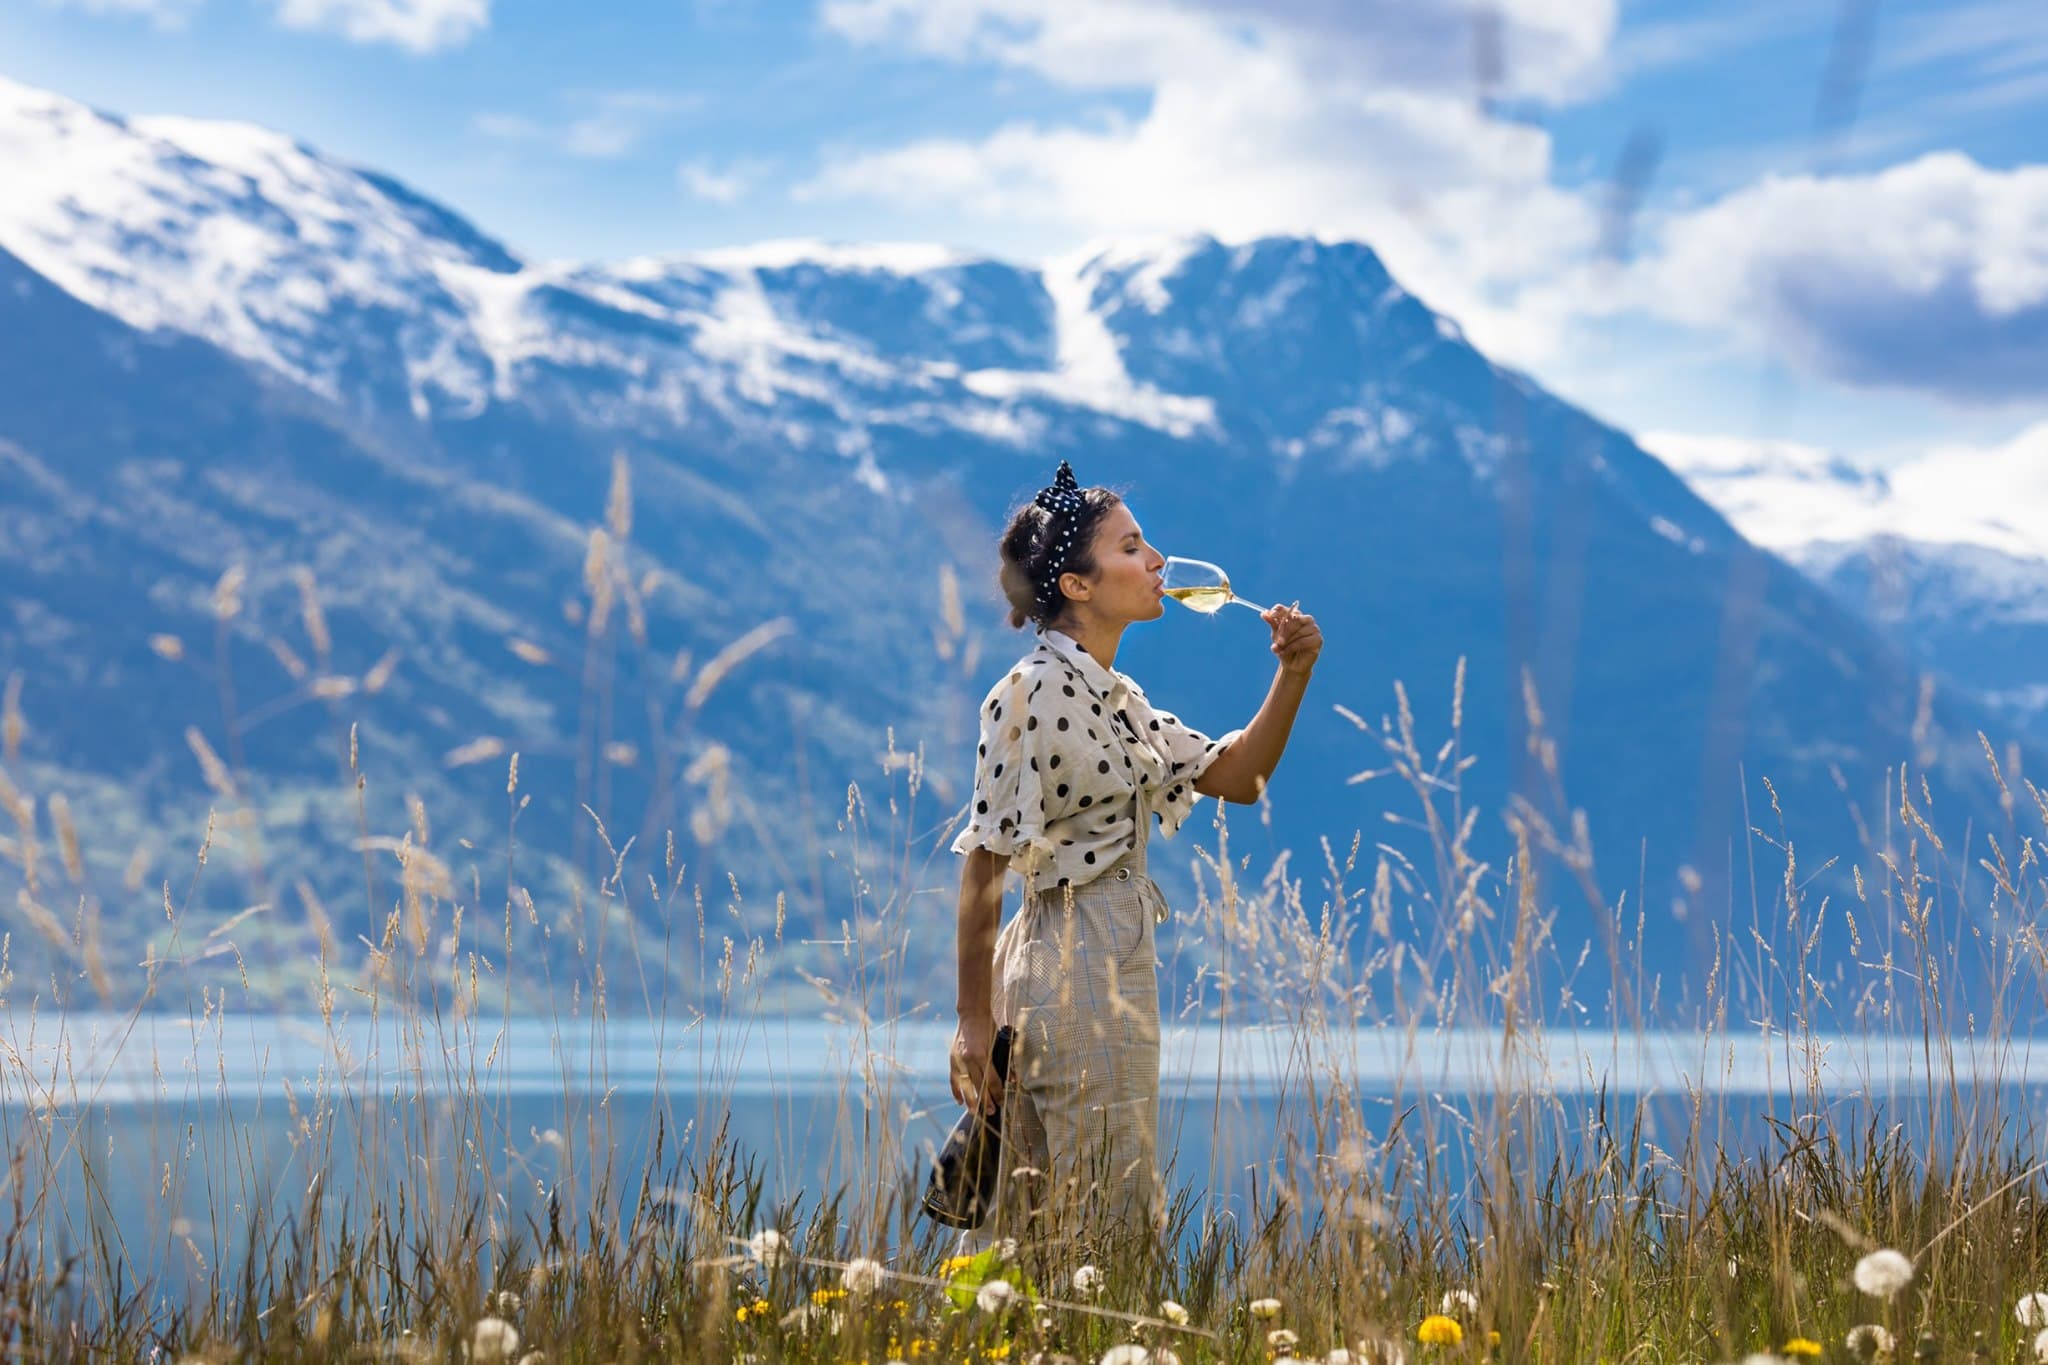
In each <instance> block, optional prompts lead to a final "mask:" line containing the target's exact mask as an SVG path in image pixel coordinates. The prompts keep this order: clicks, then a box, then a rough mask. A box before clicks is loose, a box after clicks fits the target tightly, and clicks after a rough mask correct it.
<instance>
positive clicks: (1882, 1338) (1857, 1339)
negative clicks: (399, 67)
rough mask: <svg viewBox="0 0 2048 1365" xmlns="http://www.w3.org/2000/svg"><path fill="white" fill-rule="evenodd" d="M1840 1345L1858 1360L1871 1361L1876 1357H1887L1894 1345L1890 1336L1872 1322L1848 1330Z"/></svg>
mask: <svg viewBox="0 0 2048 1365" xmlns="http://www.w3.org/2000/svg"><path fill="white" fill-rule="evenodd" d="M1842 1344H1843V1345H1844V1346H1847V1347H1848V1348H1849V1353H1850V1354H1851V1355H1854V1356H1855V1357H1856V1358H1857V1359H1858V1360H1871V1359H1874V1358H1875V1357H1877V1356H1888V1355H1890V1354H1891V1353H1892V1348H1893V1346H1894V1345H1896V1343H1895V1342H1894V1341H1893V1340H1892V1334H1891V1333H1890V1332H1888V1331H1886V1330H1885V1329H1884V1328H1882V1327H1880V1326H1878V1325H1877V1324H1876V1323H1874V1322H1865V1323H1859V1324H1857V1325H1856V1326H1854V1327H1851V1328H1850V1329H1849V1334H1848V1335H1847V1336H1845V1337H1843V1338H1842Z"/></svg>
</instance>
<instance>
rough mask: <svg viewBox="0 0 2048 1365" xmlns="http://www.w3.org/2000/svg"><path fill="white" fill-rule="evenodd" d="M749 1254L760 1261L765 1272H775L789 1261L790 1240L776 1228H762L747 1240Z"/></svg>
mask: <svg viewBox="0 0 2048 1365" xmlns="http://www.w3.org/2000/svg"><path fill="white" fill-rule="evenodd" d="M747 1254H748V1255H749V1256H752V1257H753V1258H754V1259H755V1260H757V1261H759V1262H760V1263H761V1268H762V1269H763V1270H773V1269H775V1267H777V1266H779V1265H781V1264H782V1263H783V1262H784V1261H785V1260H787V1259H789V1239H788V1238H787V1237H784V1236H783V1235H782V1234H781V1233H780V1232H777V1231H776V1230H775V1229H774V1228H762V1229H761V1230H760V1231H759V1232H757V1233H755V1234H754V1235H753V1236H752V1237H749V1238H748V1239H747Z"/></svg>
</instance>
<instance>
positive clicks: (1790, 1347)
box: [1785, 1337, 1820, 1359]
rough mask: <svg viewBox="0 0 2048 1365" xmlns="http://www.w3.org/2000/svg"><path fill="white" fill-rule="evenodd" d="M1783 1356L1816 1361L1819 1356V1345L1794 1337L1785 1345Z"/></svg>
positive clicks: (1804, 1338)
mask: <svg viewBox="0 0 2048 1365" xmlns="http://www.w3.org/2000/svg"><path fill="white" fill-rule="evenodd" d="M1785 1354H1786V1355H1788V1356H1806V1357H1808V1358H1810V1359H1817V1358H1819V1356H1820V1343H1819V1342H1817V1341H1813V1340H1810V1339H1808V1338H1806V1337H1794V1338H1792V1340H1790V1341H1788V1342H1786V1343H1785Z"/></svg>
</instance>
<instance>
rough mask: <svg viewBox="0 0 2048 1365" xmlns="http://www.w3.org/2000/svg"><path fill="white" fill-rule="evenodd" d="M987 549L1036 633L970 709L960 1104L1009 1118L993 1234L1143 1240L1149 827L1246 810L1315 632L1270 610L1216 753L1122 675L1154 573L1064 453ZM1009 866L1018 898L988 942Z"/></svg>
mask: <svg viewBox="0 0 2048 1365" xmlns="http://www.w3.org/2000/svg"><path fill="white" fill-rule="evenodd" d="M1001 554H1002V585H1003V592H1004V595H1005V596H1007V597H1008V598H1009V601H1010V624H1011V626H1012V627H1019V628H1021V627H1022V626H1023V625H1024V624H1025V622H1027V621H1029V622H1031V623H1032V624H1033V625H1035V626H1036V627H1037V629H1038V644H1037V646H1036V647H1035V648H1034V649H1032V650H1031V652H1030V653H1028V654H1026V655H1025V656H1024V657H1023V659H1021V660H1020V661H1019V662H1018V663H1017V665H1016V666H1015V667H1014V668H1012V669H1011V670H1010V671H1009V673H1008V675H1007V676H1005V677H1004V678H1003V679H1002V680H1001V681H1000V682H998V683H997V684H996V685H995V687H994V688H993V689H992V690H991V691H990V692H989V695H988V698H987V700H986V701H985V702H984V703H983V705H982V710H981V744H980V747H979V749H978V750H977V751H976V770H975V780H974V801H973V805H972V808H971V819H970V821H969V823H968V826H967V828H966V829H965V830H963V831H962V832H961V834H960V836H959V838H958V839H956V840H955V841H954V843H953V851H954V852H956V853H963V854H966V855H967V861H966V866H965V867H964V868H963V869H962V871H961V876H960V908H959V934H960V948H959V951H960V992H959V999H958V1002H957V1008H958V1011H959V1016H960V1024H959V1031H958V1033H957V1034H956V1036H955V1037H954V1040H953V1052H952V1058H951V1072H952V1082H953V1094H954V1096H955V1097H956V1098H957V1099H959V1100H960V1101H961V1102H962V1103H963V1104H967V1105H970V1106H973V1105H980V1106H982V1107H983V1108H984V1109H985V1110H992V1109H993V1108H994V1107H995V1106H996V1105H997V1104H1001V1105H1002V1106H1003V1139H1004V1153H1003V1160H1002V1164H1003V1168H1004V1180H1005V1184H1006V1186H1009V1188H1008V1189H1007V1190H1006V1191H1005V1193H1004V1194H1003V1195H999V1196H998V1200H997V1204H998V1220H999V1222H1007V1223H1009V1224H1010V1226H1009V1227H1008V1228H1007V1229H1005V1230H1006V1231H1009V1232H1011V1233H1013V1234H1014V1233H1016V1232H1021V1231H1026V1230H1034V1231H1039V1232H1043V1231H1046V1230H1047V1229H1046V1228H1045V1227H1044V1226H1043V1225H1042V1223H1041V1225H1039V1226H1037V1227H1035V1228H1030V1229H1027V1228H1026V1227H1025V1226H1022V1225H1020V1222H1019V1220H1022V1221H1023V1222H1024V1223H1029V1222H1030V1221H1031V1220H1033V1219H1034V1218H1039V1219H1043V1220H1045V1221H1049V1220H1050V1218H1051V1217H1053V1216H1059V1217H1066V1216H1068V1215H1070V1214H1071V1213H1072V1212H1073V1211H1083V1212H1084V1213H1085V1214H1086V1215H1087V1216H1088V1217H1089V1218H1090V1219H1091V1220H1092V1219H1097V1218H1099V1219H1101V1220H1104V1222H1102V1223H1096V1224H1095V1226H1096V1227H1097V1228H1099V1229H1102V1230H1108V1231H1115V1230H1119V1229H1122V1230H1136V1229H1138V1228H1140V1227H1143V1228H1148V1229H1152V1230H1156V1229H1157V1227H1158V1220H1159V1217H1160V1215H1161V1213H1162V1210H1163V1204H1162V1201H1161V1200H1160V1198H1159V1192H1158V1174H1157V1169H1156V1147H1157V1142H1158V1121H1159V990H1158V981H1157V978H1156V976H1155V973H1154V958H1153V926H1154V925H1155V924H1156V923H1159V922H1163V921H1164V920H1165V918H1166V904H1165V901H1164V900H1163V899H1162V898H1161V896H1160V893H1159V888H1158V887H1157V886H1156V885H1154V884H1153V882H1152V881H1151V879H1150V878H1148V877H1147V876H1146V875H1145V850H1146V842H1147V839H1148V837H1149V835H1150V832H1151V824H1152V820H1153V818H1154V817H1157V819H1158V820H1159V824H1160V833H1161V834H1162V835H1165V836H1168V837H1171V836H1172V834H1173V832H1174V831H1175V830H1176V829H1178V828H1179V827H1180V824H1181V822H1182V821H1183V820H1185V819H1186V818H1187V815H1188V813H1189V811H1190V810H1191V809H1192V807H1193V806H1194V803H1195V799H1196V798H1197V797H1198V796H1213V797H1216V798H1217V799H1218V800H1224V801H1236V802H1240V803H1250V802H1254V801H1256V800H1258V797H1259V793H1260V791H1261V790H1262V789H1263V788H1264V787H1265V784H1266V780H1267V779H1268V778H1269V777H1271V776H1272V773H1273V768H1274V765H1276V764H1277V763H1278V762H1279V761H1280V754H1281V751H1282V750H1283V749H1285V748H1286V746H1287V735H1288V732H1289V730H1290V729H1292V727H1293V725H1294V717H1295V713H1296V712H1297V711H1298V710H1299V709H1300V707H1301V699H1302V694H1303V692H1304V691H1305V690H1306V688H1307V686H1308V679H1309V674H1310V673H1311V672H1312V671H1313V670H1314V668H1315V662H1316V656H1317V655H1318V654H1319V653H1320V652H1321V650H1322V644H1323V640H1322V632H1321V631H1319V630H1318V629H1317V628H1316V623H1315V618H1313V617H1311V616H1308V615H1305V614H1303V613H1301V612H1299V611H1297V610H1295V609H1293V608H1291V607H1273V608H1270V609H1268V610H1267V611H1266V612H1265V613H1264V619H1265V621H1266V624H1267V625H1268V626H1269V627H1270V628H1271V630H1272V635H1273V640H1272V649H1273V652H1274V653H1275V654H1276V655H1278V656H1279V660H1280V667H1279V672H1278V674H1277V675H1276V676H1275V677H1274V679H1273V685H1272V688H1271V690H1270V691H1269V692H1268V693H1267V695H1266V700H1265V704H1264V705H1262V706H1261V707H1260V708H1259V711H1258V714H1257V715H1256V716H1254V717H1253V718H1252V721H1251V723H1250V724H1249V725H1247V726H1245V727H1244V728H1243V729H1241V730H1234V731H1232V732H1230V733H1229V734H1227V735H1224V736H1223V737H1222V738H1221V739H1215V740H1211V739H1209V738H1208V737H1206V736H1204V735H1203V734H1201V733H1200V732H1199V731H1197V730H1195V729H1193V728H1192V727H1190V726H1188V725H1186V724H1184V723H1182V722H1181V721H1180V720H1179V719H1178V718H1177V717H1175V716H1174V715H1172V714H1171V713H1169V712H1165V711H1160V710H1155V709H1154V708H1153V706H1152V705H1151V703H1150V702H1149V701H1148V700H1147V698H1146V696H1145V693H1144V691H1143V690H1142V689H1140V688H1139V687H1138V685H1137V684H1136V683H1134V682H1132V681H1131V680H1130V679H1129V678H1127V677H1125V676H1124V675H1123V674H1121V673H1119V672H1117V671H1116V668H1115V664H1116V650H1117V644H1118V642H1119V641H1120V640H1121V639H1122V638H1123V632H1124V628H1125V627H1126V626H1129V625H1131V624H1132V623H1133V622H1137V621H1156V620H1158V619H1159V617H1160V616H1161V615H1163V614H1164V612H1165V594H1164V592H1163V588H1162V579H1161V577H1160V574H1161V570H1162V569H1163V568H1164V567H1165V560H1164V559H1163V558H1162V557H1161V555H1160V554H1159V552H1158V551H1157V550H1155V549H1153V548H1152V546H1150V545H1149V544H1147V543H1146V541H1145V535H1144V531H1143V529H1142V528H1140V526H1139V525H1138V522H1137V519H1136V518H1135V517H1133V516H1132V514H1131V510H1130V508H1129V507H1128V506H1126V505H1125V504H1124V502H1123V500H1122V499H1121V498H1119V497H1118V496H1117V495H1116V494H1115V493H1113V492H1111V491H1110V490H1109V489H1107V488H1100V487H1096V488H1088V489H1082V488H1080V487H1079V486H1078V485H1077V484H1076V483H1075V481H1074V473H1073V470H1072V469H1070V468H1069V467H1068V465H1067V463H1066V462H1065V461H1064V460H1062V461H1061V462H1060V467H1059V473H1058V476H1057V477H1056V478H1055V479H1054V481H1053V484H1052V486H1051V487H1049V488H1046V489H1044V490H1042V491H1040V493H1039V494H1038V496H1037V497H1036V498H1035V499H1033V500H1032V502H1031V503H1029V504H1028V505H1026V506H1025V507H1023V508H1022V509H1021V510H1019V511H1018V512H1017V514H1016V515H1015V516H1014V517H1013V518H1012V519H1011V522H1010V525H1009V529H1008V530H1007V531H1005V532H1004V534H1003V539H1002V546H1001ZM1010 871H1015V872H1017V873H1019V874H1020V875H1021V877H1022V879H1023V882H1024V901H1023V906H1022V908H1021V909H1020V910H1019V912H1018V914H1017V915H1016V917H1015V918H1013V919H1012V920H1011V921H1010V924H1009V926H1008V927H1007V928H1005V929H1004V930H1003V931H1002V934H1001V936H1000V938H999V937H998V936H997V933H996V928H997V925H998V923H999V922H1000V921H1001V919H1002V908H1003V891H1004V878H1005V874H1006V873H1007V872H1010ZM999 1023H1001V1024H1008V1025H1010V1026H1011V1027H1012V1028H1013V1029H1014V1035H1013V1043H1012V1048H1011V1056H1010V1063H1009V1068H1008V1070H1009V1075H1008V1077H1007V1081H1008V1084H1007V1093H1006V1087H1005V1079H1006V1078H1004V1077H1001V1076H997V1075H995V1074H993V1072H992V1070H991V1068H990V1066H989V1052H990V1048H991V1045H992V1042H993V1039H994V1035H995V1030H996V1028H997V1026H998V1024H999ZM1019 1169H1022V1170H1025V1171H1028V1172H1032V1173H1036V1174H1037V1175H1038V1176H1040V1177H1041V1178H1045V1179H1048V1180H1049V1182H1050V1183H1049V1185H1047V1186H1045V1187H1042V1188H1040V1189H1038V1190H1037V1191H1036V1192H1035V1193H1033V1192H1031V1191H1029V1190H1027V1189H1025V1188H1024V1186H1023V1185H1021V1184H1019V1183H1018V1182H1013V1181H1011V1180H1010V1174H1011V1172H1012V1171H1015V1170H1019ZM1028 1183H1029V1182H1025V1184H1028ZM1105 1225H1106V1226H1105Z"/></svg>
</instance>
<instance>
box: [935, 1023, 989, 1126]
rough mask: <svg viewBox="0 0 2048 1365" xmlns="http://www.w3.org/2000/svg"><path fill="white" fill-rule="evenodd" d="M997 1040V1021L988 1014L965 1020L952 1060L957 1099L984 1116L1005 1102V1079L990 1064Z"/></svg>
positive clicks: (951, 1067) (949, 1060)
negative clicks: (990, 1054)
mask: <svg viewBox="0 0 2048 1365" xmlns="http://www.w3.org/2000/svg"><path fill="white" fill-rule="evenodd" d="M995 1041H996V1021H995V1020H994V1019H993V1018H991V1017H989V1016H988V1015H985V1014H983V1015H977V1016H975V1017H973V1018H964V1019H962V1020H961V1021H960V1027H959V1029H958V1030H957V1031H955V1032H954V1034H953V1052H952V1056H951V1057H950V1058H949V1059H948V1066H949V1069H950V1070H951V1072H952V1076H953V1098H954V1099H956V1100H958V1101H960V1103H962V1104H964V1105H966V1106H967V1107H968V1108H969V1109H973V1110H977V1111H978V1112H980V1113H982V1114H993V1113H994V1112H995V1111H996V1106H997V1105H999V1104H1001V1103H1002V1102H1003V1078H1002V1077H1001V1076H998V1075H996V1073H995V1068H994V1067H992V1066H990V1065H989V1053H990V1052H991V1051H992V1050H993V1049H994V1047H995Z"/></svg>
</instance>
